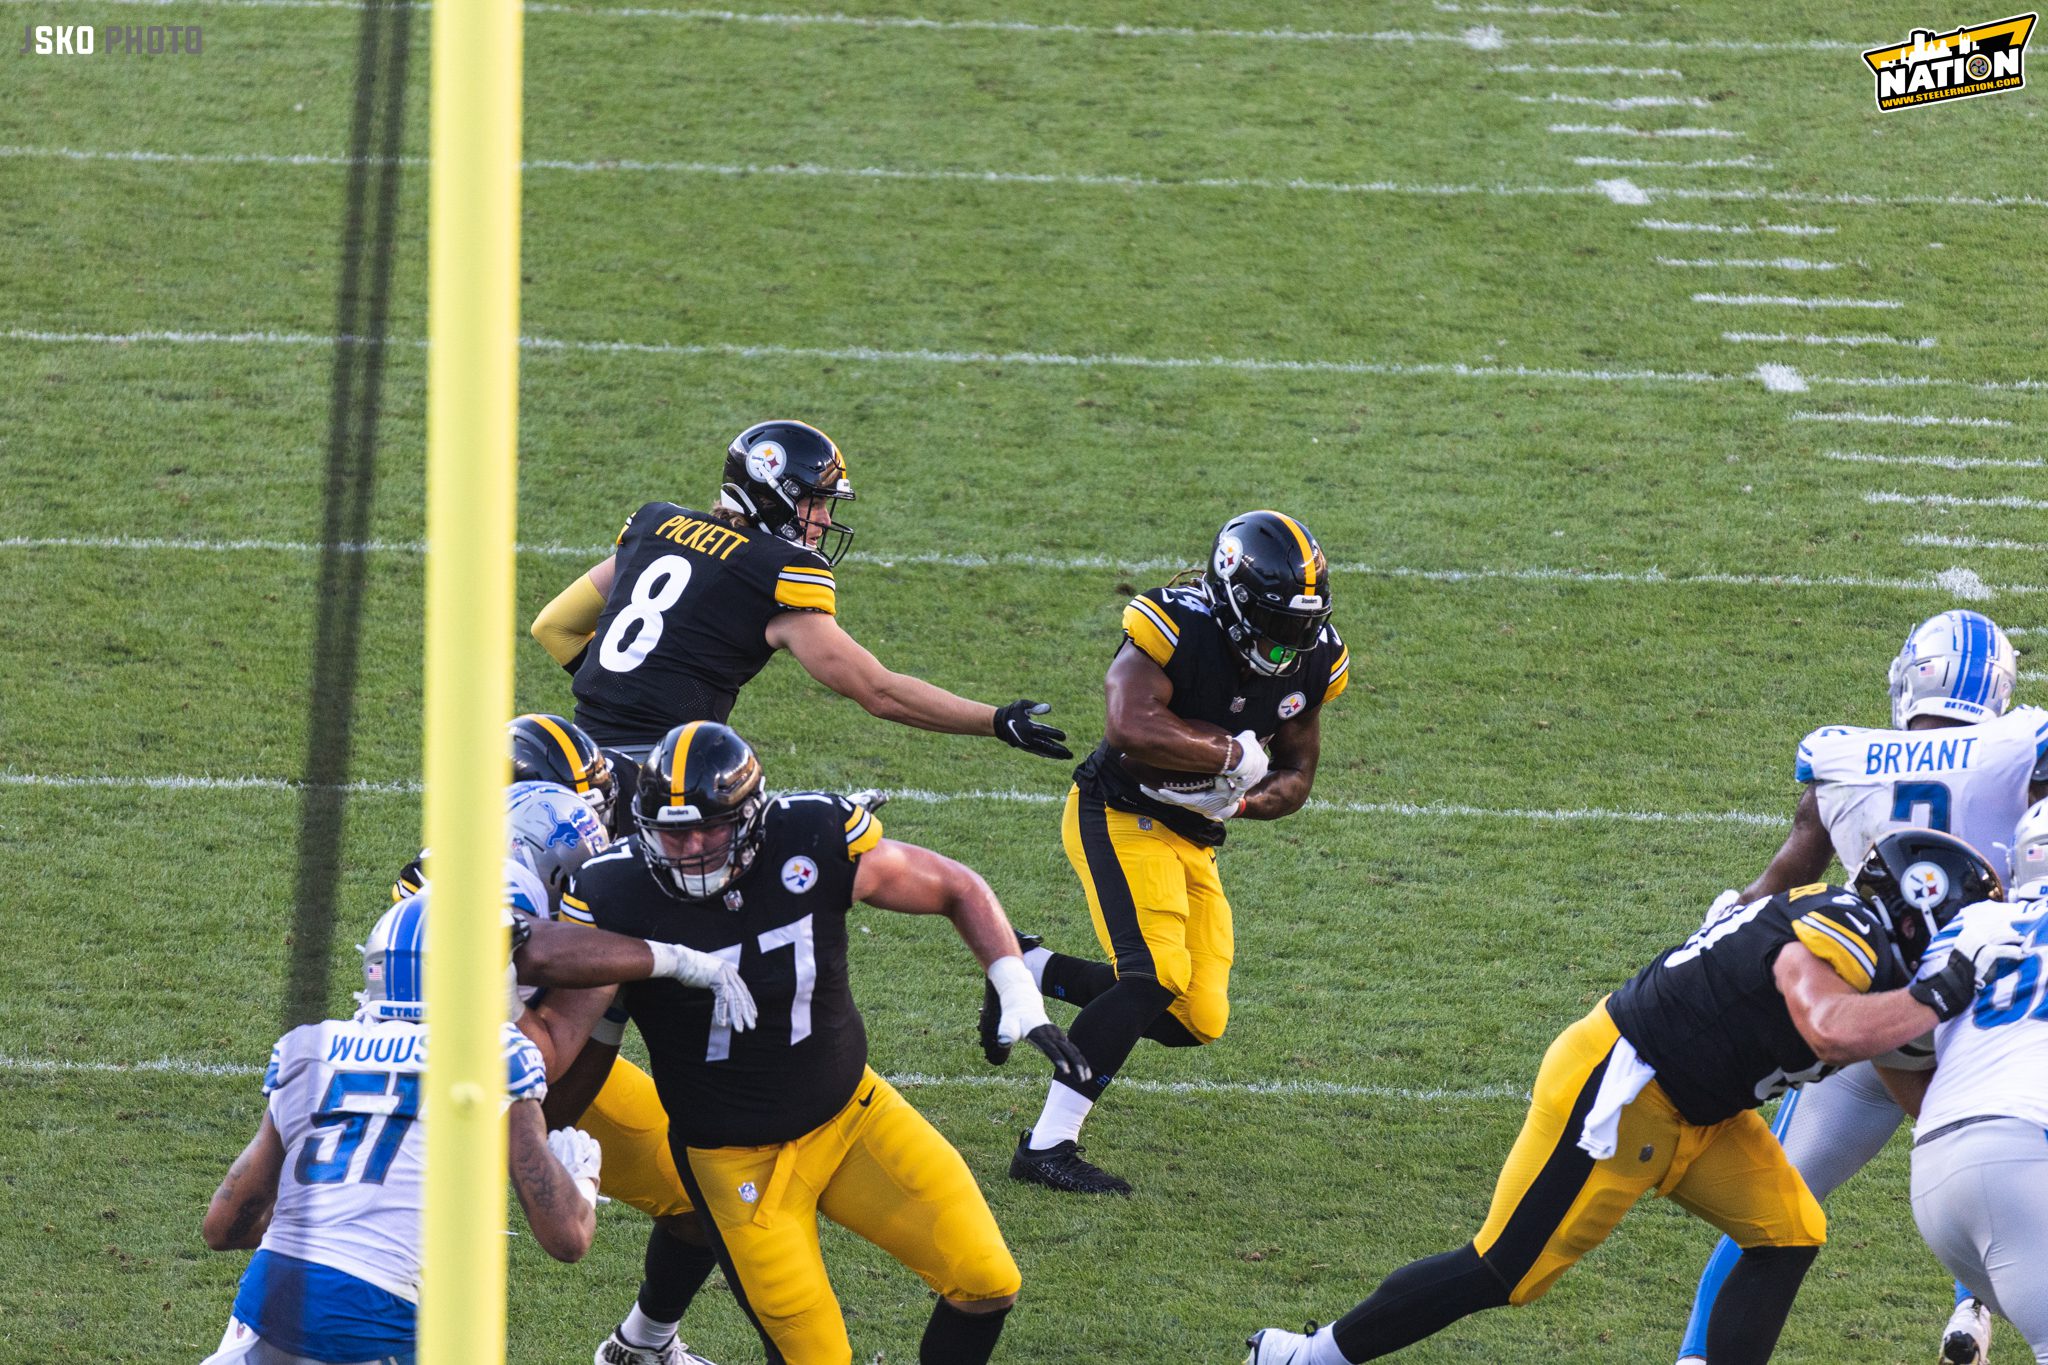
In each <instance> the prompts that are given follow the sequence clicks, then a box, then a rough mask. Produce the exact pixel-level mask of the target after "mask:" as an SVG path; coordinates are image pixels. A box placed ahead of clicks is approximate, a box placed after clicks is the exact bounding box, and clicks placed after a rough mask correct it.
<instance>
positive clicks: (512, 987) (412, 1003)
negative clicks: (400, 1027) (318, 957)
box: [356, 858, 548, 1023]
mask: <svg viewBox="0 0 2048 1365" xmlns="http://www.w3.org/2000/svg"><path fill="white" fill-rule="evenodd" d="M433 894H434V889H433V887H432V886H425V887H422V888H420V891H419V894H418V895H415V896H408V897H406V898H405V899H404V900H402V901H400V902H399V903H398V904H396V905H394V906H392V907H391V908H390V909H389V910H386V911H385V912H384V914H383V917H382V918H380V919H379V920H378V921H377V923H376V926H375V927H374V928H372V929H371V930H370V937H369V938H368V939H367V940H366V941H365V942H364V943H363V945H362V949H361V951H362V954H363V989H362V990H361V991H359V992H357V994H356V1004H357V1009H356V1017H357V1018H358V1019H366V1020H372V1021H377V1022H384V1021H389V1020H394V1019H402V1020H408V1021H410V1022H412V1023H424V1022H425V1021H426V1017H427V909H428V905H429V902H430V900H431V898H432V897H433ZM504 896H505V899H504V915H505V925H506V927H507V928H514V927H515V926H516V925H517V923H518V917H519V916H521V915H528V916H531V917H533V918H535V919H545V918H547V913H548V895H547V889H546V888H545V887H543V886H542V885H541V884H540V878H538V877H536V876H535V875H534V874H533V872H532V870H531V869H530V868H528V867H526V866H525V864H523V863H521V862H520V861H519V860H518V859H516V858H507V859H506V860H505V893H504ZM505 984H506V990H507V993H508V996H509V997H510V1002H511V1004H510V1005H508V1008H511V1010H512V1013H511V1015H510V1016H508V1017H516V1015H517V1009H516V1007H515V1006H516V1003H517V1000H518V995H517V987H518V978H517V975H516V973H515V972H514V969H513V966H512V961H511V958H510V956H509V955H508V956H507V958H506V961H505Z"/></svg>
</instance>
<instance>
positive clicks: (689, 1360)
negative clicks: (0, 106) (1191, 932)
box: [591, 1330, 715, 1365]
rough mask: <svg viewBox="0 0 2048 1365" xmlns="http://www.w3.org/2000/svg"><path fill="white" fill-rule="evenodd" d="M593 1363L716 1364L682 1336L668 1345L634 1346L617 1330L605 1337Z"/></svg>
mask: <svg viewBox="0 0 2048 1365" xmlns="http://www.w3.org/2000/svg"><path fill="white" fill-rule="evenodd" d="M591 1365H715V1363H714V1362H713V1361H710V1360H707V1359H705V1358H704V1357H703V1356H700V1355H698V1354H697V1353H696V1352H695V1351H693V1350H691V1349H690V1348H689V1347H687V1346H685V1345H683V1342H682V1338H680V1337H670V1338H669V1339H668V1345H666V1346H634V1345H630V1344H629V1343H628V1342H627V1341H626V1339H625V1338H624V1337H622V1336H620V1335H619V1334H618V1332H617V1331H616V1330H614V1331H613V1332H612V1334H611V1335H610V1336H608V1337H606V1338H605V1339H604V1343H603V1344H602V1345H600V1346H599V1347H598V1348H597V1354H596V1355H594V1356H592V1357H591Z"/></svg>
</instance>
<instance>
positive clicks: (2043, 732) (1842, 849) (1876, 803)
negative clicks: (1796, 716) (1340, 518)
mask: <svg viewBox="0 0 2048 1365" xmlns="http://www.w3.org/2000/svg"><path fill="white" fill-rule="evenodd" d="M2044 759H2048V711H2043V710H2041V709H2040V708H2039V707H2034V706H2021V707H2016V708H2014V709H2013V710H2011V711H2008V712H2006V713H2005V714H2004V715H2002V716H2000V717H1999V718H1998V719H1996V720H1988V721H1984V722H1981V723H1980V724H1976V725H1947V726H1937V727H1935V728H1933V729H1927V730H1865V729H1860V728H1855V727H1848V726H1839V725H1829V726H1823V727H1822V728H1821V729H1818V730H1815V731H1814V732H1813V733H1812V734H1810V735H1808V736H1807V737H1806V738H1805V739H1804V740H1802V741H1801V742H1800V745H1799V761H1798V766H1797V773H1796V775H1797V777H1798V779H1799V780H1800V781H1801V782H1809V783H1812V784H1813V787H1814V795H1815V797H1816V798H1817V799H1818V800H1819V802H1820V818H1821V823H1822V824H1824V825H1826V826H1827V831H1828V838H1829V839H1830V840H1831V841H1833V843H1834V846H1835V856H1836V857H1837V858H1840V859H1841V861H1842V866H1843V868H1845V869H1846V870H1847V871H1849V872H1850V873H1854V872H1855V870H1856V868H1857V866H1858V864H1860V863H1861V862H1862V861H1863V855H1864V854H1865V853H1868V852H1869V851H1870V846H1871V845H1872V844H1874V843H1876V842H1877V840H1878V838H1879V837H1880V836H1881V835H1883V834H1884V833H1886V832H1887V831H1888V830H1891V829H1895V828H1897V827H1899V826H1901V825H1918V826H1920V827H1921V828H1923V829H1939V830H1946V831H1947V832H1948V833H1950V834H1953V835H1955V836H1956V837H1957V838H1958V839H1961V840H1962V841H1963V842H1965V843H1967V844H1969V845H1970V847H1972V848H1974V849H1976V850H1977V851H1978V852H1979V853H1982V854H1983V855H1984V856H1985V857H1986V858H1988V859H1990V860H1991V865H1992V866H1993V867H1996V868H1999V869H2001V870H2003V869H2004V867H2005V863H2006V855H2007V853H2008V851H2009V849H2010V846H2011V844H2012V832H2013V829H2014V827H2015V826H2017V825H2018V824H2019V822H2020V816H2022V815H2024V814H2025V813H2026V809H2027V786H2028V782H2029V781H2030V780H2039V779H2037V778H2036V777H2035V774H2036V772H2037V771H2039V770H2040V769H2041V766H2042V764H2043V762H2044ZM2043 776H2048V773H2044V774H2043Z"/></svg>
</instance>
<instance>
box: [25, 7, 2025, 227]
mask: <svg viewBox="0 0 2048 1365" xmlns="http://www.w3.org/2000/svg"><path fill="white" fill-rule="evenodd" d="M59 2H60V3H61V2H62V0H59ZM132 2H133V3H151V2H153V0H132ZM173 2H175V3H192V2H193V0H165V3H173ZM6 3H10V0H0V4H6ZM1559 126H1560V127H1563V126H1568V125H1559ZM1624 131H1628V130H1624ZM1698 135H1699V133H1698V130H1690V131H1688V130H1684V129H1677V130H1671V129H1667V130H1665V131H1663V132H1661V133H1657V134H1653V136H1660V137H1687V136H1698ZM0 157H19V158H39V159H49V160H70V161H118V162H134V163H138V164H149V163H162V164H173V165H249V166H305V167H317V166H349V165H354V164H356V162H355V161H354V160H352V159H351V158H348V157H339V156H326V155H319V154H313V153H267V152H157V151H92V150H85V149H80V148H74V147H26V146H0ZM396 160H397V161H398V162H399V163H400V164H403V165H419V164H424V163H423V162H421V161H420V159H418V158H405V157H400V158H396ZM363 164H368V165H377V164H383V162H382V160H381V159H378V158H367V159H364V161H363ZM524 164H525V168H526V169H527V170H529V171H562V172H569V173H574V174H587V175H598V174H610V173H617V172H626V173H634V174H654V175H711V176H727V177H740V176H782V177H792V178H797V179H805V178H811V179H819V178H822V179H851V180H877V181H888V180H902V181H945V182H957V183H965V184H975V183H979V184H987V185H1072V186H1077V187H1083V188H1106V189H1140V190H1190V189H1194V190H1208V189H1220V190H1261V191H1266V190H1293V191H1305V192H1311V193H1321V194H1400V195H1414V196H1420V197H1424V198H1442V197H1452V196H1462V195H1487V196H1497V197H1504V198H1522V197H1549V196H1557V195H1564V196H1580V195H1599V194H1602V193H1604V191H1602V190H1600V189H1599V188H1597V187H1595V186H1592V185H1508V184H1492V185H1481V184H1434V185H1432V184H1419V183H1406V182H1401V181H1391V180H1366V181H1342V180H1311V179H1306V178H1296V179H1289V180H1275V179H1268V178H1260V177H1240V176H1208V177H1199V178H1195V179H1185V180H1182V179H1171V178H1161V177H1156V176H1142V175H1110V174H1090V173H1086V172H1065V173H1051V172H1032V171H1000V170H986V171H962V170H920V169H915V168H910V169H906V168H899V167H889V166H822V165H816V164H812V163H807V162H806V163H798V164H794V165H791V164H787V163H779V162H762V163H728V162H709V161H637V160H633V159H630V158H608V159H603V160H585V161H568V160H535V161H528V162H526V163H524ZM1642 193H1644V194H1645V195H1647V196H1649V199H1650V200H1652V201H1654V200H1658V199H1737V200H1753V199H1770V200H1780V201H1784V202H1787V203H1815V204H1863V205H1872V206H1876V207H1881V208H1889V207H1919V206H1923V205H1930V204H1938V205H1949V206H1956V207H1976V208H2013V207H2031V208H2040V207H2048V199H2039V198H2035V197H2034V196H2032V195H2017V196H2003V195H2002V196H1998V197H1994V198H1976V197H1971V196H1968V195H1946V196H1933V195H1875V194H1808V193H1802V192H1795V191H1779V190H1703V189H1686V188H1679V187H1672V186H1649V187H1646V188H1644V189H1643V190H1642ZM1643 225H1644V226H1646V227H1648V226H1661V225H1663V224H1662V220H1656V219H1645V220H1644V223H1643ZM1671 226H1673V227H1680V226H1684V227H1686V228H1687V229H1688V230H1692V231H1709V230H1713V225H1709V224H1695V225H1677V224H1673V225H1671ZM1834 230H1835V229H1833V228H1823V229H1809V228H1804V227H1801V226H1799V225H1796V224H1786V225H1782V226H1770V225H1767V226H1762V227H1759V228H1757V229H1756V231H1759V232H1787V233H1792V234H1795V235H1802V236H1803V235H1809V234H1810V233H1813V232H1833V231H1834ZM1727 231H1730V232H1740V231H1747V229H1745V228H1737V227H1731V228H1728V229H1727Z"/></svg>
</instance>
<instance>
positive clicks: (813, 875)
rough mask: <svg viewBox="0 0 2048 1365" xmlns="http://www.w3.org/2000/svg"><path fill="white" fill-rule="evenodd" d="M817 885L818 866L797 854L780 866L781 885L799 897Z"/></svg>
mask: <svg viewBox="0 0 2048 1365" xmlns="http://www.w3.org/2000/svg"><path fill="white" fill-rule="evenodd" d="M817 884H818V865H817V864H816V863H814V862H812V861H811V860H810V859H809V858H806V857H803V856H802V855H801V854H799V855H798V856H797V857H794V858H791V859H790V860H789V861H788V862H786V863H784V864H783V865H782V885H783V886H784V887H785V888H786V889H788V890H790V891H793V892H795V893H796V894H797V895H799V896H801V895H802V894H803V893H804V892H806V891H808V890H810V889H811V888H812V887H814V886H816V885H817Z"/></svg>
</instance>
